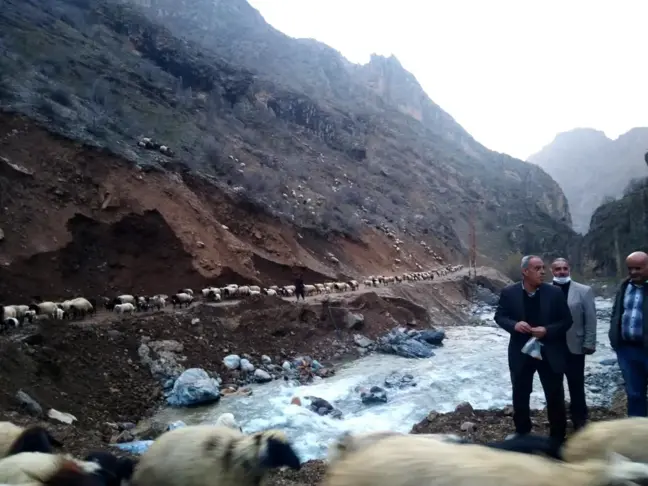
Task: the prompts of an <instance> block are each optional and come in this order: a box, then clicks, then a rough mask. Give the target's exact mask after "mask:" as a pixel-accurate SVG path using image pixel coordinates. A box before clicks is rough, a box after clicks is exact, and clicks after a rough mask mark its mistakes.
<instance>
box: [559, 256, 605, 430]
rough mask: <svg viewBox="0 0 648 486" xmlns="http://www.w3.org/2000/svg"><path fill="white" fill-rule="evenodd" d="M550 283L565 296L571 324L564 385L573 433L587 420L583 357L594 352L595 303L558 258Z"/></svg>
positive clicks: (589, 291) (585, 288)
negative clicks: (568, 400)
mask: <svg viewBox="0 0 648 486" xmlns="http://www.w3.org/2000/svg"><path fill="white" fill-rule="evenodd" d="M551 273H552V274H553V283H554V285H555V286H556V287H558V288H560V289H561V290H562V291H563V293H564V294H565V298H566V299H567V305H568V306H569V310H570V311H571V315H572V320H573V324H572V326H571V327H570V328H569V331H567V346H568V347H569V352H568V353H567V366H566V367H565V375H566V376H567V386H568V387H569V396H570V414H571V421H572V424H573V425H574V430H578V429H581V428H582V427H583V426H584V425H585V422H586V421H587V403H586V402H585V355H587V354H593V353H594V351H596V304H595V302H594V291H593V290H592V288H591V287H588V286H587V285H583V284H580V283H578V282H574V281H573V280H572V279H571V275H570V268H569V262H568V261H567V260H565V259H564V258H557V259H556V260H554V261H553V263H552V264H551Z"/></svg>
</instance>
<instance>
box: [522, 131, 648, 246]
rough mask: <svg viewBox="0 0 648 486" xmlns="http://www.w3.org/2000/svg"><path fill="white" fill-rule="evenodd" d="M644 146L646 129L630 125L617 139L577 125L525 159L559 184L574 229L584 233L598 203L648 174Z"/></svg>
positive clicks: (647, 147)
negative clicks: (567, 202) (564, 196)
mask: <svg viewBox="0 0 648 486" xmlns="http://www.w3.org/2000/svg"><path fill="white" fill-rule="evenodd" d="M646 149H648V128H633V129H632V130H630V131H628V132H627V133H625V134H623V135H621V136H620V137H619V138H617V139H616V140H611V139H609V138H608V137H607V136H606V135H605V134H604V133H603V132H601V131H598V130H593V129H590V128H579V129H575V130H571V131H569V132H565V133H560V134H558V135H556V138H555V139H554V141H553V142H551V143H550V144H549V145H547V146H546V147H544V148H543V149H542V150H541V151H540V152H538V153H537V154H534V155H532V156H531V157H529V159H528V160H529V162H533V163H534V164H538V165H539V166H540V167H542V168H543V169H544V170H546V171H547V172H548V173H549V175H550V176H551V177H553V178H554V179H555V180H556V181H557V182H558V184H560V187H562V189H563V191H565V195H566V196H567V200H568V201H569V208H570V210H571V215H572V219H573V222H574V229H575V230H576V231H578V232H580V233H582V234H585V233H586V232H587V230H588V228H589V226H590V219H591V218H592V215H593V214H594V211H595V210H596V208H597V207H598V206H599V205H601V204H602V203H603V202H605V201H609V200H611V199H615V198H618V197H620V196H622V194H623V191H624V189H625V188H626V186H627V185H628V183H630V181H631V180H633V179H636V178H640V177H643V176H645V175H646V174H648V169H647V168H646V165H645V163H644V157H643V156H644V152H645V151H646Z"/></svg>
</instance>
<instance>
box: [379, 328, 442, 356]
mask: <svg viewBox="0 0 648 486" xmlns="http://www.w3.org/2000/svg"><path fill="white" fill-rule="evenodd" d="M443 339H445V332H444V331H443V330H434V329H427V330H423V331H415V330H406V329H405V328H402V327H396V328H394V329H392V330H391V331H389V333H387V334H386V335H385V336H382V337H380V338H379V339H378V351H380V352H382V353H387V354H396V355H398V356H403V357H404V358H430V357H432V356H434V351H432V349H433V348H434V347H437V346H440V345H441V344H442V342H443Z"/></svg>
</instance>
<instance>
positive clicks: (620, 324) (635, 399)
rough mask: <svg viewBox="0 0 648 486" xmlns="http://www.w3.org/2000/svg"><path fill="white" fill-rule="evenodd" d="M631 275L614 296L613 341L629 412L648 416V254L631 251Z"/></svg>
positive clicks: (611, 324) (635, 415) (629, 265)
mask: <svg viewBox="0 0 648 486" xmlns="http://www.w3.org/2000/svg"><path fill="white" fill-rule="evenodd" d="M626 265H627V266H628V278H627V279H625V280H624V281H623V282H622V283H621V287H620V288H619V290H618V291H617V294H616V297H615V298H614V307H613V308H612V317H611V318H610V334H609V336H610V345H611V346H612V348H613V349H614V350H615V351H616V354H617V360H618V361H619V368H621V373H622V374H623V381H624V382H625V389H626V394H627V396H628V416H629V417H646V416H648V404H647V403H646V387H648V254H646V253H644V252H643V251H635V252H634V253H630V255H628V258H626Z"/></svg>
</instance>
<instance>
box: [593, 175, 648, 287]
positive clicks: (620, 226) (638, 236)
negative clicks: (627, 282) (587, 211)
mask: <svg viewBox="0 0 648 486" xmlns="http://www.w3.org/2000/svg"><path fill="white" fill-rule="evenodd" d="M637 250H642V251H648V178H645V179H640V180H637V181H635V182H633V183H632V184H630V186H629V187H628V189H627V190H626V193H625V195H624V196H623V197H622V198H620V199H618V200H614V201H609V202H607V203H605V204H603V205H601V206H600V207H599V208H597V209H596V211H595V212H594V215H593V216H592V223H591V225H590V230H589V232H588V233H587V235H586V236H585V238H584V244H583V258H584V265H585V269H586V270H588V271H590V272H592V273H594V274H595V275H598V276H608V277H609V276H617V277H621V276H623V275H625V273H626V268H625V258H626V256H627V255H628V254H630V253H631V252H633V251H637Z"/></svg>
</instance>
